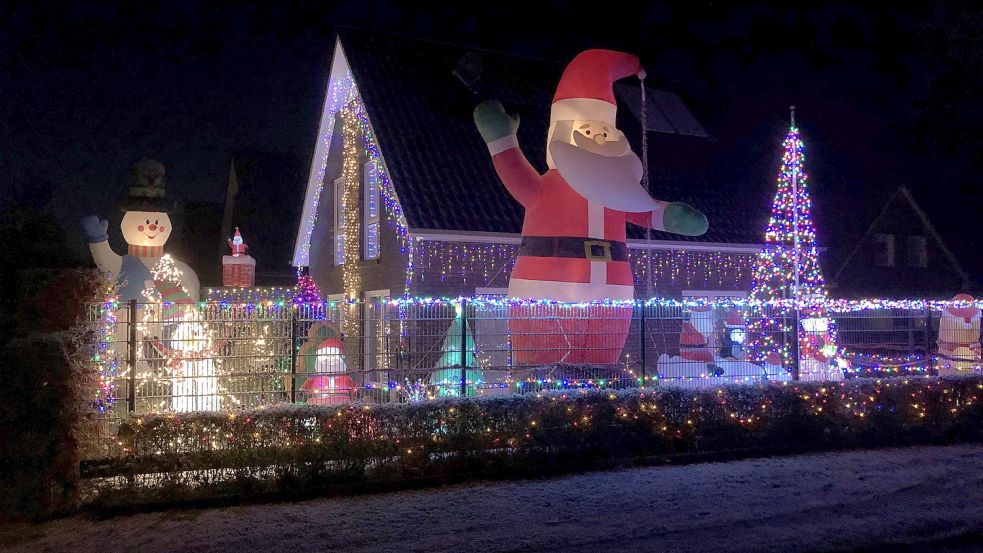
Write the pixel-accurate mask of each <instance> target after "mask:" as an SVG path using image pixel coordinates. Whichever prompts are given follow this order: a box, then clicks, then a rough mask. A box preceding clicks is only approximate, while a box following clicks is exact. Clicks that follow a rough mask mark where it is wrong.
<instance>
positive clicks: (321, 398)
mask: <svg viewBox="0 0 983 553" xmlns="http://www.w3.org/2000/svg"><path fill="white" fill-rule="evenodd" d="M297 372H298V373H301V374H311V376H310V377H309V378H307V379H306V380H304V384H303V385H302V386H301V389H302V390H303V391H304V393H305V395H306V397H307V403H309V404H315V405H340V404H343V403H348V402H350V401H351V400H352V399H353V398H354V396H355V381H354V380H352V378H351V376H350V375H349V374H348V366H347V364H346V363H345V344H344V342H343V341H342V339H341V334H340V333H339V332H338V329H337V328H336V327H335V325H334V324H333V323H330V322H328V321H318V322H317V323H314V325H313V326H311V329H310V331H309V332H308V338H307V342H306V343H304V345H303V346H301V347H300V350H299V351H298V352H297Z"/></svg>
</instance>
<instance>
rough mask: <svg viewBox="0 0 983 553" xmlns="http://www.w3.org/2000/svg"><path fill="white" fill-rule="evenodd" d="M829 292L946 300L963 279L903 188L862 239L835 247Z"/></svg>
mask: <svg viewBox="0 0 983 553" xmlns="http://www.w3.org/2000/svg"><path fill="white" fill-rule="evenodd" d="M839 250H840V251H839V252H838V254H839V255H838V256H837V252H833V255H834V256H837V257H839V259H838V260H837V261H838V264H835V265H834V266H836V267H838V269H837V270H836V272H835V273H833V275H832V278H831V279H830V286H831V289H832V290H833V292H834V293H835V294H836V295H838V296H844V297H929V298H939V299H949V298H951V297H952V296H953V295H955V294H956V293H958V292H963V291H967V289H968V288H969V286H970V285H971V283H970V282H969V275H968V274H967V273H966V272H965V271H964V270H963V268H962V266H961V265H960V263H959V261H958V260H957V259H956V257H955V256H954V255H953V254H952V252H951V251H950V250H949V248H948V247H947V246H946V245H945V243H944V242H943V240H942V238H941V237H940V236H939V234H938V233H937V232H936V231H935V228H934V226H933V225H932V223H931V221H929V219H928V217H927V216H926V214H925V212H924V211H922V209H921V208H920V207H919V206H918V203H917V202H916V201H915V199H914V197H913V196H912V195H911V193H910V192H909V191H908V189H907V188H905V187H903V186H902V187H899V188H897V189H896V190H895V191H894V192H893V193H892V194H891V195H890V196H889V197H888V199H887V201H886V202H885V203H884V205H883V206H882V207H881V210H880V212H879V213H878V214H877V215H876V216H875V217H874V219H873V220H872V221H871V223H870V225H869V226H868V227H867V229H866V231H865V232H864V234H863V236H861V237H859V239H858V240H853V241H848V242H844V243H843V244H842V245H840V246H839Z"/></svg>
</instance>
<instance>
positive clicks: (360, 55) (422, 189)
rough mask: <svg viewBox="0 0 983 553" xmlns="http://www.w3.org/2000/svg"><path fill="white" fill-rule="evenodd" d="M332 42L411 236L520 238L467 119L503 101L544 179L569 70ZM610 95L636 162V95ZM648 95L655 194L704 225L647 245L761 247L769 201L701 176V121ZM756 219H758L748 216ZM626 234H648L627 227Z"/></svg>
mask: <svg viewBox="0 0 983 553" xmlns="http://www.w3.org/2000/svg"><path fill="white" fill-rule="evenodd" d="M338 38H339V42H340V44H341V47H342V49H343V51H344V54H345V56H346V58H347V61H348V65H349V67H350V69H351V72H352V76H353V78H354V81H355V83H356V85H357V86H358V90H359V93H360V94H361V97H362V100H363V102H364V104H365V108H366V110H367V113H368V116H369V120H370V121H371V123H372V126H373V129H374V132H375V135H376V139H377V141H378V143H379V147H380V149H381V151H382V155H383V157H384V159H385V160H386V165H387V167H388V169H389V173H390V177H391V179H392V182H393V184H394V186H395V189H396V193H397V196H398V197H399V200H400V203H401V206H402V209H403V213H404V214H405V217H406V221H407V225H408V226H409V228H410V229H411V230H441V231H471V232H474V231H478V232H494V233H518V232H519V231H520V229H521V226H522V217H523V209H522V206H520V205H519V204H518V202H516V201H515V200H513V199H512V197H511V196H510V195H509V193H508V192H507V191H506V189H505V187H504V186H503V185H502V183H501V181H500V180H499V178H498V176H497V175H496V173H495V170H494V167H493V166H492V163H491V160H490V158H489V156H488V150H487V148H486V147H485V144H484V142H483V141H482V139H481V137H480V135H479V134H478V132H477V130H476V129H475V127H474V122H473V119H472V112H473V110H474V106H475V105H476V104H477V103H479V102H481V101H483V100H485V99H498V100H500V101H501V102H502V103H503V104H504V105H505V107H506V110H508V111H509V112H510V113H518V114H519V115H520V117H521V125H520V126H519V131H518V139H519V144H520V146H521V147H522V149H523V151H524V152H525V154H526V157H527V158H528V159H529V161H530V162H531V163H532V164H533V166H534V167H536V168H537V169H538V170H539V171H540V172H544V171H545V170H546V163H545V156H546V153H545V147H546V144H545V141H546V133H547V128H548V122H549V111H550V103H551V101H552V96H553V92H554V89H555V87H556V84H557V82H558V81H559V79H560V75H561V73H562V71H563V69H564V66H565V64H564V63H558V62H553V61H545V60H538V59H532V58H525V57H518V56H513V55H508V54H503V53H499V52H491V51H485V50H475V49H470V48H466V47H462V46H456V45H450V44H443V43H438V42H430V41H423V40H417V39H407V38H400V37H393V36H388V35H381V34H375V33H368V32H364V31H357V30H351V29H340V30H339V31H338ZM636 83H637V81H636ZM616 93H617V95H618V97H619V107H620V108H621V109H619V115H618V119H619V128H621V129H622V130H623V131H624V132H625V133H626V135H628V138H629V140H630V141H631V143H632V145H633V149H634V150H635V151H636V152H639V153H640V149H641V148H640V144H641V132H642V131H641V125H640V118H639V116H638V114H639V113H640V109H639V108H640V101H639V100H640V87H638V86H637V84H635V83H631V82H629V81H627V80H626V81H625V82H624V83H618V84H617V85H616ZM647 97H648V102H647V106H648V109H647V112H648V120H649V121H648V125H646V126H647V128H649V129H651V130H650V132H648V139H649V169H650V172H649V174H650V180H651V183H650V189H651V190H652V191H653V196H655V197H657V198H659V199H664V200H669V201H685V202H687V203H690V204H691V205H693V206H695V207H697V208H698V209H700V210H701V211H703V212H704V213H706V214H707V217H708V219H709V222H710V230H709V231H708V232H707V233H706V234H705V235H704V236H701V237H682V236H678V235H674V234H669V233H662V232H653V233H652V238H653V239H657V240H672V241H697V242H714V243H731V244H754V243H760V242H761V240H762V238H763V229H764V222H765V220H766V217H767V205H768V204H767V203H760V202H757V203H755V205H753V206H749V205H748V201H752V200H759V199H760V198H758V197H757V196H755V195H744V196H742V198H743V200H745V201H742V198H734V197H729V196H728V195H726V194H723V193H721V190H720V189H719V188H718V187H717V186H715V184H714V183H712V182H711V180H712V179H711V178H709V177H708V176H707V173H708V168H709V166H710V165H711V163H710V160H711V158H712V155H713V150H714V148H715V147H716V146H715V143H714V142H713V141H711V140H709V139H708V138H707V137H706V132H705V131H704V130H703V128H702V127H701V126H700V124H699V123H698V122H697V119H696V117H694V116H693V115H692V114H691V113H690V111H689V110H688V109H687V108H686V107H685V106H684V105H683V103H682V101H680V99H679V97H678V96H676V95H675V94H673V93H671V92H667V91H660V90H654V89H651V88H648V89H647ZM749 209H751V210H752V211H749ZM754 211H758V212H761V215H762V217H760V218H758V217H748V213H749V212H750V213H753V212H754ZM629 237H630V238H644V237H645V231H644V230H642V229H639V228H633V229H629Z"/></svg>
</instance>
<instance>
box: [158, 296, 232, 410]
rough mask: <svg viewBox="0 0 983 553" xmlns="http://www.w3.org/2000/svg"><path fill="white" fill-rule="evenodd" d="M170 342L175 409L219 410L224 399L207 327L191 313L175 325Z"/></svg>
mask: <svg viewBox="0 0 983 553" xmlns="http://www.w3.org/2000/svg"><path fill="white" fill-rule="evenodd" d="M192 316H193V315H192ZM169 343H170V348H169V350H170V351H168V352H167V353H168V357H169V358H170V359H171V361H170V364H169V366H170V368H171V375H172V378H171V409H173V410H174V411H181V412H187V411H216V410H218V409H219V407H220V403H221V402H220V397H219V393H218V379H217V377H216V374H215V352H214V350H213V348H212V345H211V339H210V338H209V337H208V332H207V329H206V328H205V326H204V325H203V324H201V323H200V322H198V321H195V320H193V319H191V316H189V318H188V319H186V320H185V321H184V322H181V323H177V324H176V325H174V329H173V330H172V332H171V337H170V340H169Z"/></svg>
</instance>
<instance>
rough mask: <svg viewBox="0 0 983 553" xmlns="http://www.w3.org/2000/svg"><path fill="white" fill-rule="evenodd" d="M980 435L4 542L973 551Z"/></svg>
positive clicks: (981, 511)
mask: <svg viewBox="0 0 983 553" xmlns="http://www.w3.org/2000/svg"><path fill="white" fill-rule="evenodd" d="M981 536H983V446H970V445H964V446H951V447H922V448H910V449H890V450H877V451H858V452H844V453H828V454H818V455H805V456H798V457H786V458H778V459H752V460H745V461H737V462H730V463H708V464H698V465H689V466H683V467H655V468H642V469H629V470H620V471H610V472H596V473H589V474H582V475H576V476H568V477H563V478H555V479H548V480H533V481H519V482H504V483H484V484H474V485H461V486H453V487H447V488H441V489H435V490H422V491H412V492H400V493H393V494H384V495H371V496H362V497H352V498H340V499H339V498H335V499H322V500H313V501H305V502H299V503H282V504H269V505H254V506H247V507H230V508H221V509H205V510H184V511H169V512H162V513H148V514H139V515H134V516H127V517H117V518H113V519H109V520H102V521H95V520H90V519H87V518H84V517H75V518H69V519H64V520H58V521H53V522H49V523H46V524H43V525H19V526H16V527H6V528H2V529H0V539H2V540H4V541H6V542H7V543H8V544H9V543H10V542H11V541H15V543H14V544H13V545H12V546H11V550H12V551H31V552H35V551H59V552H61V551H68V552H71V553H84V552H87V551H93V552H96V551H98V552H108V551H139V552H145V553H151V552H158V551H162V552H163V551H175V552H184V551H187V552H196V553H198V552H204V551H234V552H237V553H246V552H250V551H287V552H291V553H301V552H306V551H345V552H349V551H352V552H367V551H380V552H382V551H385V552H391V551H399V552H402V551H481V552H499V551H537V552H538V551H557V552H559V551H564V552H569V551H577V552H581V551H671V552H673V553H684V552H689V551H693V552H700V553H708V552H713V551H735V552H737V551H740V552H758V551H761V552H765V551H776V552H777V551H782V552H785V551H902V552H912V553H913V552H922V551H926V552H927V551H952V552H959V553H963V552H966V551H976V550H983V537H981Z"/></svg>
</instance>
